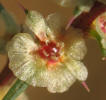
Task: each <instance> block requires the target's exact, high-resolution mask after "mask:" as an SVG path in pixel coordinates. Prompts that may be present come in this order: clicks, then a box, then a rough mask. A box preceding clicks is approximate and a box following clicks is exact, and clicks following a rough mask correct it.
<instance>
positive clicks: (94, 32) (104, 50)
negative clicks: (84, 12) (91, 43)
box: [89, 29, 106, 57]
mask: <svg viewBox="0 0 106 100" xmlns="http://www.w3.org/2000/svg"><path fill="white" fill-rule="evenodd" d="M89 33H90V34H91V36H93V37H95V38H96V40H97V41H98V43H99V45H100V49H101V51H102V54H103V56H104V57H106V49H104V48H103V46H102V44H101V37H100V36H99V34H98V32H97V31H96V30H93V29H90V31H89Z"/></svg>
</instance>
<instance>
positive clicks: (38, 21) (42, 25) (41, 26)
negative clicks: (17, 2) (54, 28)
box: [25, 11, 47, 41]
mask: <svg viewBox="0 0 106 100" xmlns="http://www.w3.org/2000/svg"><path fill="white" fill-rule="evenodd" d="M25 23H26V25H27V26H28V27H29V28H30V30H31V31H33V32H34V34H35V35H36V36H37V37H38V38H39V39H40V40H41V41H45V40H47V35H46V32H47V24H46V21H45V19H44V18H43V16H42V15H41V14H40V13H39V12H36V11H29V12H28V14H27V16H26V22H25Z"/></svg>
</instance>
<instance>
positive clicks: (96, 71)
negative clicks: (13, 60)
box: [0, 0, 106, 100]
mask: <svg viewBox="0 0 106 100" xmlns="http://www.w3.org/2000/svg"><path fill="white" fill-rule="evenodd" d="M17 1H18V2H20V3H21V4H22V5H23V6H24V7H25V8H27V9H29V10H37V11H39V12H41V13H42V14H43V15H44V16H47V15H48V14H50V13H53V12H60V13H62V14H63V15H64V16H65V17H66V18H67V22H68V20H69V19H70V17H71V16H72V9H71V8H62V7H60V6H59V5H57V4H56V3H55V2H53V0H8V1H7V0H0V2H1V3H2V4H3V5H4V6H5V8H6V9H7V10H8V11H9V12H11V13H13V14H14V16H15V18H16V20H17V22H18V23H19V24H21V23H23V22H24V19H25V14H24V12H23V10H22V9H21V8H20V7H19V6H18V5H17ZM4 32H5V28H4V22H3V20H2V19H1V18H0V36H2V35H3V33H4ZM86 44H87V47H88V53H87V55H86V57H85V59H84V63H85V65H86V66H87V68H88V72H89V76H88V79H87V84H88V86H89V88H90V90H91V92H90V93H88V92H87V91H86V90H85V89H84V88H83V86H82V85H81V84H80V83H79V82H76V83H75V84H74V85H73V86H72V87H71V88H70V89H69V90H68V91H67V92H65V93H62V94H51V93H49V92H48V91H47V90H46V88H37V87H35V88H34V87H31V86H30V87H29V88H28V89H27V90H26V93H27V95H28V97H29V100H106V61H102V60H101V58H102V55H101V52H100V48H99V45H98V44H97V43H96V41H95V40H91V39H89V40H88V39H86ZM6 61H7V56H6V55H0V69H2V66H4V65H5V63H6Z"/></svg>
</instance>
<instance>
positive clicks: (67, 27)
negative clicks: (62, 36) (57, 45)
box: [65, 16, 76, 30]
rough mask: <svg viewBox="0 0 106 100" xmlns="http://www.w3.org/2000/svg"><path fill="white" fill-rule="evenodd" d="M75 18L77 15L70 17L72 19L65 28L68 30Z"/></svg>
mask: <svg viewBox="0 0 106 100" xmlns="http://www.w3.org/2000/svg"><path fill="white" fill-rule="evenodd" d="M75 19H76V16H74V17H72V18H71V19H70V21H69V22H68V24H67V26H66V28H65V30H68V29H69V27H70V26H71V24H72V23H73V22H74V20H75Z"/></svg>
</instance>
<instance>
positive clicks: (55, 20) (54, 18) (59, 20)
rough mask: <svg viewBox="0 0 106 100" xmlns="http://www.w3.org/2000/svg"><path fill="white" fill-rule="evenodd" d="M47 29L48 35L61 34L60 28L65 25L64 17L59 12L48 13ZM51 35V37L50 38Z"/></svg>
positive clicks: (55, 35)
mask: <svg viewBox="0 0 106 100" xmlns="http://www.w3.org/2000/svg"><path fill="white" fill-rule="evenodd" d="M46 20H47V23H48V26H49V31H48V32H47V34H48V36H49V37H51V35H52V37H57V36H58V35H61V34H62V33H61V32H62V29H64V27H65V24H66V23H65V22H66V21H65V18H64V17H63V16H62V15H61V14H59V13H53V14H50V15H48V17H47V18H46ZM52 37H51V38H52Z"/></svg>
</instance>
